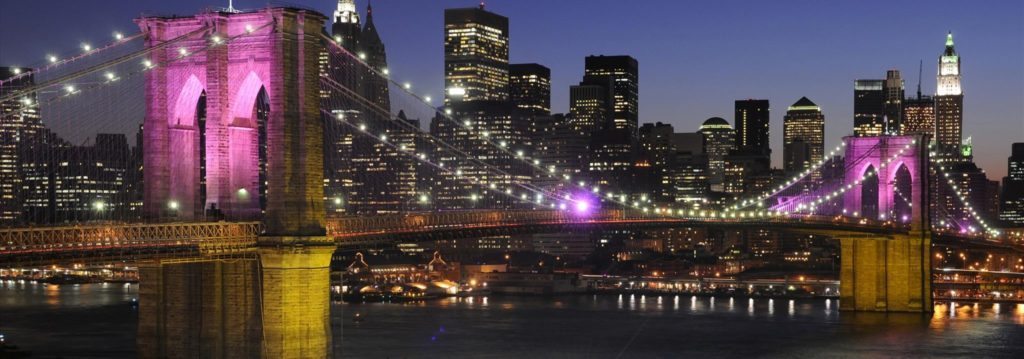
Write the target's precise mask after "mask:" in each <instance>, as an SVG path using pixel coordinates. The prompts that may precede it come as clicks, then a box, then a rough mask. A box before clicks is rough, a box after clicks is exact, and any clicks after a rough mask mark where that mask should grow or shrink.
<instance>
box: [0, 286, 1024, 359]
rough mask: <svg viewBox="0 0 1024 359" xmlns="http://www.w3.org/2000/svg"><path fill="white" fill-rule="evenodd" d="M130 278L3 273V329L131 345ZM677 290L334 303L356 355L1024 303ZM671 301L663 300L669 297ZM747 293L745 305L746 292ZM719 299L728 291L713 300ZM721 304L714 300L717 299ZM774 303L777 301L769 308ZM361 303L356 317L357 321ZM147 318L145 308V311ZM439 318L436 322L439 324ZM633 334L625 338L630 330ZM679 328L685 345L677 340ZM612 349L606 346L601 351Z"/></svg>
mask: <svg viewBox="0 0 1024 359" xmlns="http://www.w3.org/2000/svg"><path fill="white" fill-rule="evenodd" d="M137 292H138V289H137V288H136V287H134V286H128V287H126V286H123V285H120V284H116V285H114V284H111V285H106V286H104V285H98V284H88V285H80V286H78V287H75V286H52V285H45V284H30V283H23V284H18V283H2V282H0V332H3V333H4V334H6V335H7V338H8V340H9V341H11V342H13V343H17V344H19V345H21V346H22V347H23V348H26V349H31V350H34V351H35V352H36V353H37V354H40V355H43V356H47V355H45V354H46V353H49V352H48V350H55V349H54V348H61V347H62V346H63V347H70V348H73V350H71V351H64V352H59V351H58V352H56V354H57V355H64V356H73V355H72V354H74V353H88V352H89V351H90V350H91V351H93V352H95V353H103V354H101V355H98V356H103V357H133V356H135V352H134V350H135V347H134V345H135V330H136V329H135V328H136V324H137V321H138V320H139V319H140V318H137V316H136V314H135V313H137V311H135V310H133V309H131V308H130V307H129V306H128V303H129V302H130V300H131V298H134V297H136V296H137ZM686 297H687V296H682V297H681V296H679V295H665V296H658V295H592V294H591V295H569V296H556V297H518V296H495V295H490V296H481V297H469V298H456V297H452V298H445V299H436V300H428V301H421V302H411V303H402V304H395V303H363V304H347V303H337V302H336V303H334V304H333V305H332V316H333V317H334V319H333V320H334V321H336V322H337V323H339V324H338V327H336V329H335V330H334V333H333V335H334V341H335V343H336V345H337V346H339V347H340V348H341V349H340V350H341V352H342V353H343V355H344V356H346V357H347V356H350V355H351V356H354V357H389V356H390V357H422V356H429V357H472V356H475V354H480V353H492V354H494V353H498V354H494V355H495V356H499V357H545V356H551V355H553V354H552V353H559V355H558V356H560V357H609V356H613V355H614V354H615V353H619V352H620V351H621V352H624V353H625V355H624V357H635V356H639V357H651V356H654V357H659V356H660V357H678V356H687V355H693V356H702V357H718V356H804V357H819V356H823V355H824V356H912V357H920V356H933V355H952V356H974V357H993V356H1016V357H1021V354H1022V353H1024V347H1022V345H1024V344H1022V343H1021V342H1020V340H1019V338H1022V337H1024V304H1015V303H992V304H990V303H974V302H953V303H948V302H939V303H936V304H935V307H934V309H935V312H934V313H933V314H901V313H888V314H886V313H850V312H842V313H840V312H839V301H838V300H835V299H792V300H791V299H763V298H762V299H759V298H746V297H717V298H713V297H699V296H688V297H689V298H688V299H689V302H690V303H689V305H681V304H682V303H680V302H681V301H684V300H686V299H687V298H686ZM667 300H671V302H672V305H671V307H670V306H669V305H667V302H666V301H667ZM742 300H746V302H747V303H746V304H747V305H746V306H743V305H742V303H743V302H738V303H737V302H736V301H742ZM719 301H728V305H725V303H718V302H719ZM716 303H717V305H716ZM777 306H778V308H776V307H777ZM354 313H359V314H360V315H361V316H362V318H365V319H364V320H362V321H361V322H355V321H354V320H353V318H352V316H353V315H354ZM141 320H146V318H141ZM442 328H443V329H442ZM631 337H635V340H634V341H633V342H632V343H629V340H628V339H629V338H631ZM679 338H687V342H688V343H690V344H689V345H687V346H682V347H681V346H679V345H678V340H679ZM608 353H611V354H608Z"/></svg>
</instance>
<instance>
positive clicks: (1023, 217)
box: [999, 142, 1024, 227]
mask: <svg viewBox="0 0 1024 359" xmlns="http://www.w3.org/2000/svg"><path fill="white" fill-rule="evenodd" d="M999 209H1000V213H999V220H1001V221H1002V222H1003V225H1004V226H1006V227H1024V142H1017V143H1014V144H1013V148H1012V152H1011V153H1010V157H1009V158H1007V160H1006V177H1003V191H1002V193H1001V195H1000V205H999Z"/></svg>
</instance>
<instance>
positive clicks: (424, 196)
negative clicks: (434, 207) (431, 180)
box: [420, 194, 430, 203]
mask: <svg viewBox="0 0 1024 359" xmlns="http://www.w3.org/2000/svg"><path fill="white" fill-rule="evenodd" d="M428 200H430V198H427V195H425V194H421V195H420V203H427V201H428Z"/></svg>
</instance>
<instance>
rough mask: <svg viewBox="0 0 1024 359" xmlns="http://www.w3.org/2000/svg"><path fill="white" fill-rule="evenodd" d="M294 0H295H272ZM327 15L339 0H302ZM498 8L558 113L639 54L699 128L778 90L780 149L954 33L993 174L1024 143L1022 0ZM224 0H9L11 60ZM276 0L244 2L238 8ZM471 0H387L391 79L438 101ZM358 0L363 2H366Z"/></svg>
mask: <svg viewBox="0 0 1024 359" xmlns="http://www.w3.org/2000/svg"><path fill="white" fill-rule="evenodd" d="M271 3H272V4H285V2H271ZM287 3H294V4H301V5H302V6H305V7H310V8H315V9H318V10H320V11H322V12H324V13H327V14H329V13H330V12H331V11H332V10H333V8H334V1H332V0H292V1H289V2H287ZM487 3H488V4H487V8H488V9H489V10H491V11H494V12H497V13H499V14H502V15H505V16H507V17H509V18H510V23H511V29H510V33H511V60H512V62H537V63H541V64H544V65H546V66H548V67H550V68H551V72H552V80H553V84H552V106H553V107H554V108H553V110H554V111H558V112H564V111H566V109H567V108H568V92H569V90H568V87H569V85H571V84H575V83H576V82H578V81H579V80H580V79H581V77H582V73H583V57H584V56H586V55H590V54H606V55H612V54H628V55H632V56H634V57H636V58H637V59H638V60H639V62H640V121H641V122H654V121H662V122H668V123H671V124H672V125H674V126H675V127H676V130H677V131H694V130H696V129H697V127H698V126H699V125H700V123H701V122H703V121H704V120H705V119H707V118H708V117H711V116H720V117H723V118H725V119H726V120H728V121H729V122H730V123H732V122H733V118H732V112H733V109H732V106H733V101H734V100H736V99H742V98H767V99H769V100H771V103H772V128H771V131H772V141H773V142H772V148H773V149H775V155H776V157H777V158H776V161H777V162H778V157H780V156H781V154H782V151H781V147H782V146H781V134H782V129H781V127H782V116H783V115H784V114H785V109H786V107H787V106H789V105H791V104H792V103H793V102H795V101H796V100H797V99H799V98H800V97H801V96H807V97H808V98H810V99H811V100H812V101H814V102H816V103H817V104H818V105H820V106H821V107H822V109H823V111H824V113H825V119H826V138H827V141H826V146H827V147H833V146H835V145H836V144H837V143H838V141H839V140H840V138H841V137H842V136H843V135H845V134H848V133H850V132H852V126H853V120H852V116H853V80H854V79H858V78H883V77H884V76H885V70H887V69H890V68H896V69H900V70H902V71H903V77H904V78H905V79H906V86H907V95H908V96H912V95H913V94H914V92H915V91H916V86H917V67H918V61H919V60H924V71H923V73H924V76H923V79H922V91H923V93H924V94H926V95H927V94H931V93H933V92H934V91H935V71H936V68H935V64H936V59H937V57H938V55H939V53H940V52H941V51H942V48H943V42H944V40H945V34H946V31H953V33H954V39H955V42H956V45H957V46H956V47H957V50H958V52H959V53H960V54H961V56H962V59H963V64H962V73H963V87H964V111H965V116H964V133H965V136H973V138H974V143H975V154H976V158H977V161H978V162H979V163H980V165H981V166H982V167H984V168H985V169H986V170H987V171H988V172H989V173H990V174H991V175H992V176H990V177H991V178H993V179H997V178H999V177H1002V176H1003V175H1004V174H1005V172H1006V157H1007V156H1008V155H1009V151H1010V144H1011V143H1012V142H1021V141H1024V2H1022V1H1019V0H1007V1H984V2H979V3H971V2H967V1H962V0H961V1H945V0H931V1H927V2H924V3H922V2H917V1H893V0H890V1H846V2H842V3H833V2H821V1H745V2H741V1H622V0H618V1H607V0H578V1H564V0H563V1H552V0H500V1H488V2H487ZM226 4H227V0H223V1H218V2H211V1H210V0H176V1H138V0H104V1H99V0H87V1H82V0H78V1H71V0H63V1H44V0H39V1H16V2H15V1H4V2H0V64H4V65H20V66H27V65H32V64H36V63H38V62H40V61H42V59H43V57H44V56H45V55H46V54H47V53H51V52H54V51H58V52H73V51H75V50H74V49H75V48H77V47H78V46H79V44H80V43H82V42H90V43H94V44H96V43H102V42H105V41H108V40H109V39H110V34H111V33H112V32H113V31H115V30H116V31H123V32H126V33H127V32H134V31H136V28H135V26H134V24H132V22H131V19H132V18H134V17H137V16H138V15H140V14H141V13H147V14H161V15H169V14H181V15H186V14H191V13H194V12H196V11H197V10H199V9H201V8H204V7H206V6H210V5H217V6H226ZM266 4H267V2H265V1H257V0H237V1H235V6H236V7H238V8H243V9H244V8H257V7H262V6H265V5H266ZM476 4H477V2H476V1H470V0H458V1H455V0H444V1H423V0H375V1H373V5H374V20H375V22H376V24H377V28H378V30H379V31H380V34H381V36H382V37H383V40H384V42H385V44H386V46H387V51H388V58H389V62H390V64H389V67H390V69H391V73H392V77H393V78H395V79H396V80H399V81H409V82H411V83H413V84H414V88H415V89H416V90H417V91H421V92H422V93H425V94H429V95H433V96H434V97H435V98H439V97H440V94H441V92H442V91H441V87H442V85H443V80H442V75H443V73H442V71H443V64H442V62H443V45H442V41H443V37H442V36H443V33H442V28H443V25H442V24H443V9H444V8H446V7H467V6H475V5H476ZM357 5H358V6H359V7H360V9H361V11H362V10H363V9H364V8H365V6H366V0H357Z"/></svg>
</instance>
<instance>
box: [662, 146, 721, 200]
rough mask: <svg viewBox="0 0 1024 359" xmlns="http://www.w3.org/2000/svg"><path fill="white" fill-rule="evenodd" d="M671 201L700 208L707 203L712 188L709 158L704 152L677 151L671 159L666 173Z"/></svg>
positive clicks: (668, 195)
mask: <svg viewBox="0 0 1024 359" xmlns="http://www.w3.org/2000/svg"><path fill="white" fill-rule="evenodd" d="M665 180H666V182H667V183H666V184H667V186H666V192H665V193H663V196H664V197H665V198H667V199H668V200H669V201H672V202H675V203H677V204H681V205H684V206H686V207H688V208H692V209H699V208H702V207H704V206H705V205H706V204H707V198H708V192H709V191H710V190H711V185H710V181H709V178H708V158H707V156H706V155H705V154H703V153H693V152H689V151H676V152H675V154H674V156H672V157H671V158H670V160H669V166H668V168H667V170H666V174H665Z"/></svg>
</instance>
